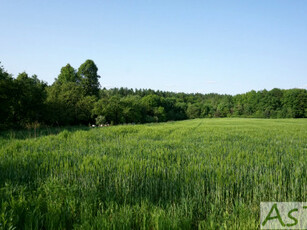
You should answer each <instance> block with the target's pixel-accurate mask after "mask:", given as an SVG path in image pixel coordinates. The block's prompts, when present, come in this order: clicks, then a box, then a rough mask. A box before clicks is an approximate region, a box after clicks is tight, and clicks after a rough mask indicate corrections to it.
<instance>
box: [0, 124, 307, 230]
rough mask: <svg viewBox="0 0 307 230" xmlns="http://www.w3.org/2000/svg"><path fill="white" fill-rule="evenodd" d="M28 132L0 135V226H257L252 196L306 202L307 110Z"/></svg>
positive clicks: (256, 199)
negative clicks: (293, 115)
mask: <svg viewBox="0 0 307 230" xmlns="http://www.w3.org/2000/svg"><path fill="white" fill-rule="evenodd" d="M53 132H59V133H58V134H56V135H52V133H53ZM40 134H42V135H41V136H40ZM46 134H50V135H46ZM35 136H37V137H36V138H27V137H33V134H31V135H30V133H27V132H24V135H21V132H19V133H16V134H15V133H14V132H6V133H2V135H1V136H0V229H14V228H15V229H259V215H260V214H259V204H260V201H307V120H306V119H298V120H294V119H283V120H262V119H195V120H189V121H180V122H168V123H160V124H148V125H134V126H132V125H126V126H113V127H103V128H94V129H88V128H85V127H83V128H82V130H79V128H78V127H76V128H71V129H70V130H62V131H60V130H57V131H54V130H50V132H49V133H48V132H39V131H38V132H37V134H35Z"/></svg>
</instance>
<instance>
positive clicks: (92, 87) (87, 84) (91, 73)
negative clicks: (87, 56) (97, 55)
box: [78, 60, 100, 96]
mask: <svg viewBox="0 0 307 230" xmlns="http://www.w3.org/2000/svg"><path fill="white" fill-rule="evenodd" d="M97 71H98V68H97V66H96V64H95V63H94V62H93V61H92V60H86V61H85V62H84V63H83V64H82V65H81V66H80V67H79V69H78V76H79V78H80V80H81V85H82V88H83V90H84V94H85V95H88V96H93V95H94V96H98V95H99V86H100V84H99V78H100V76H99V75H98V74H97Z"/></svg>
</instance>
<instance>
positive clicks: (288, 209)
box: [260, 202, 307, 229]
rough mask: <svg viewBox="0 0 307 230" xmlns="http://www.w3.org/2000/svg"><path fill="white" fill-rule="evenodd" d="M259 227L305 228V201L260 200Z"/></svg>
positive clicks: (306, 221) (306, 207) (306, 211)
mask: <svg viewBox="0 0 307 230" xmlns="http://www.w3.org/2000/svg"><path fill="white" fill-rule="evenodd" d="M260 229H307V202H261V203H260Z"/></svg>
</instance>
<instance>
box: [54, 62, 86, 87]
mask: <svg viewBox="0 0 307 230" xmlns="http://www.w3.org/2000/svg"><path fill="white" fill-rule="evenodd" d="M56 82H57V83H60V84H63V83H67V82H75V83H80V78H79V75H78V74H77V73H76V70H75V69H74V68H73V67H72V66H71V65H70V64H67V65H66V66H64V67H62V69H61V73H60V74H59V76H58V78H57V79H56Z"/></svg>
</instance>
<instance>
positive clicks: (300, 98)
mask: <svg viewBox="0 0 307 230" xmlns="http://www.w3.org/2000/svg"><path fill="white" fill-rule="evenodd" d="M99 78H100V76H99V75H98V68H97V66H96V64H95V63H94V61H92V60H86V61H85V62H84V63H83V64H82V65H80V67H79V68H78V69H75V68H73V67H72V66H71V65H70V64H67V65H66V66H64V67H62V68H61V71H60V73H59V75H58V77H57V78H56V79H55V81H54V83H53V84H52V85H48V84H47V83H46V82H44V81H42V80H39V79H38V77H37V76H36V75H33V76H29V75H28V74H27V73H25V72H23V73H20V74H19V75H18V76H17V77H16V78H14V77H13V76H12V74H9V73H8V72H7V71H6V70H5V69H4V68H3V66H1V65H0V129H8V128H21V127H22V128H25V127H32V126H34V125H37V124H44V125H57V126H64V125H79V124H81V125H88V124H97V125H99V124H107V123H108V124H123V123H148V122H164V121H175V120H183V119H193V118H213V117H252V118H304V117H307V90H306V89H288V90H283V89H277V88H274V89H272V90H270V91H267V90H261V91H254V90H252V91H250V92H247V93H244V94H237V95H235V96H232V95H220V94H215V93H210V94H200V93H174V92H165V91H160V90H157V91H155V90H151V89H128V88H123V87H121V88H112V89H106V88H101V87H100V84H99Z"/></svg>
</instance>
